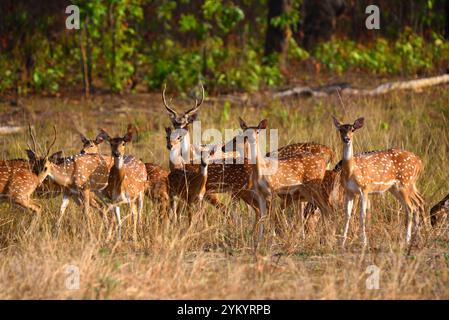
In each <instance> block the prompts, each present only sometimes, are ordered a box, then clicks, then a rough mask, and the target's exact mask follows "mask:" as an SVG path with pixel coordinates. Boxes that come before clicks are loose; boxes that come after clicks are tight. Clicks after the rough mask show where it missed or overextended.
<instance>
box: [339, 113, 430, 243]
mask: <svg viewBox="0 0 449 320" xmlns="http://www.w3.org/2000/svg"><path fill="white" fill-rule="evenodd" d="M333 120H334V125H335V127H336V128H337V129H338V131H339V133H340V137H341V140H342V142H343V160H342V179H341V181H342V185H343V187H344V189H345V214H346V218H345V220H346V221H345V226H344V230H343V241H342V245H343V246H344V245H345V242H346V237H347V234H348V229H349V221H350V219H351V211H352V207H353V201H354V198H355V197H356V196H360V199H361V208H360V239H361V242H362V245H363V246H365V245H366V242H367V240H366V232H365V217H366V210H367V206H368V196H369V195H370V194H373V193H383V192H385V191H390V192H391V193H392V194H393V196H394V197H395V198H396V199H398V200H399V201H400V202H401V204H402V206H403V207H404V209H405V211H406V217H407V227H406V236H405V239H406V242H407V243H409V242H410V240H411V238H412V223H413V225H414V233H416V232H417V231H418V220H419V212H418V210H422V208H423V205H424V200H423V198H422V197H421V195H420V194H419V192H418V189H417V188H416V185H415V184H416V181H417V179H418V176H419V173H420V172H421V168H422V164H421V160H420V159H419V157H418V156H416V155H415V154H413V153H411V152H409V151H405V150H402V149H396V148H394V149H388V150H383V151H373V152H368V153H363V154H358V155H354V154H353V153H354V151H353V134H354V131H356V130H358V129H360V128H362V127H363V123H364V118H358V119H357V120H356V121H355V122H354V123H353V124H341V123H340V122H339V121H338V120H337V119H336V118H335V117H333ZM412 218H413V221H412Z"/></svg>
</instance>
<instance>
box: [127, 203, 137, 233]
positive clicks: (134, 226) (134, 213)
mask: <svg viewBox="0 0 449 320" xmlns="http://www.w3.org/2000/svg"><path fill="white" fill-rule="evenodd" d="M129 206H130V209H131V214H132V217H133V241H134V242H136V241H137V219H138V217H136V216H137V215H138V212H137V209H136V204H135V202H134V201H131V202H130V203H129Z"/></svg>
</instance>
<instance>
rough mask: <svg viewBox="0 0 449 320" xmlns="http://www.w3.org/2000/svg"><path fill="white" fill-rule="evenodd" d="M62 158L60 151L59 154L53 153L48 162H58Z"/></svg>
mask: <svg viewBox="0 0 449 320" xmlns="http://www.w3.org/2000/svg"><path fill="white" fill-rule="evenodd" d="M61 158H62V151H58V152H55V153H53V154H52V155H51V156H49V157H48V160H49V161H50V162H57V161H58V160H59V159H61Z"/></svg>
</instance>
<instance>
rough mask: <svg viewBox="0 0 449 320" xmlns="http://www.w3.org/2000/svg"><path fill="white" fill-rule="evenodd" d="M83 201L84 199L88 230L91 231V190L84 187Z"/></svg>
mask: <svg viewBox="0 0 449 320" xmlns="http://www.w3.org/2000/svg"><path fill="white" fill-rule="evenodd" d="M83 201H84V217H85V218H86V223H87V230H88V232H89V233H90V227H91V225H90V214H89V211H90V190H89V189H84V190H83Z"/></svg>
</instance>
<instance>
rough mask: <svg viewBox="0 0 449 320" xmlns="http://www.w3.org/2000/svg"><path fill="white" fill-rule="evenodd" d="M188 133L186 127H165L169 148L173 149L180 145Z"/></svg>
mask: <svg viewBox="0 0 449 320" xmlns="http://www.w3.org/2000/svg"><path fill="white" fill-rule="evenodd" d="M186 134H187V130H186V129H175V130H172V129H171V128H169V127H167V128H165V139H166V141H167V149H168V150H172V149H175V148H178V147H180V145H181V143H182V139H184V137H185V136H186Z"/></svg>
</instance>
